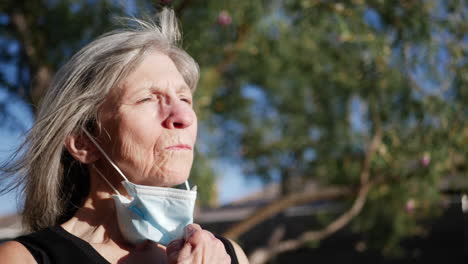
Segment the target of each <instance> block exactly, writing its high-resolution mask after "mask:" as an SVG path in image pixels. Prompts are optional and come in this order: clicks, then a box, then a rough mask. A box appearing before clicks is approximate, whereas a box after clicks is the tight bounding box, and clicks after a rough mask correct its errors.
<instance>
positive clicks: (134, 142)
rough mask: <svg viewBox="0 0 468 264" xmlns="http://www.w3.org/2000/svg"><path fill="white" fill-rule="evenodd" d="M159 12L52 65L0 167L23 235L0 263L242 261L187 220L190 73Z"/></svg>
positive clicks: (192, 68) (0, 251)
mask: <svg viewBox="0 0 468 264" xmlns="http://www.w3.org/2000/svg"><path fill="white" fill-rule="evenodd" d="M158 18H159V25H153V24H151V23H145V22H141V21H139V22H138V26H137V28H136V29H132V30H121V31H115V32H111V33H109V34H106V35H104V36H102V37H100V38H98V39H97V40H95V41H93V42H92V43H90V44H89V45H87V46H86V47H84V48H83V49H82V50H81V51H79V52H78V53H77V54H76V55H75V56H73V57H72V58H71V60H70V61H69V62H68V63H67V64H65V65H64V66H63V67H62V69H61V70H60V71H58V73H57V75H56V77H55V79H54V81H53V83H52V85H51V87H50V89H49V90H48V91H47V94H46V96H45V97H44V99H43V101H42V104H41V107H40V109H39V112H38V119H37V122H36V124H35V125H34V127H33V128H32V130H31V131H30V133H29V136H28V137H27V139H26V142H25V143H24V144H23V146H22V148H21V149H20V150H19V151H18V152H17V153H18V155H19V157H18V158H17V159H16V161H15V163H14V164H11V165H10V166H9V167H8V168H6V167H4V168H3V170H4V172H6V173H10V174H16V175H23V176H24V177H23V178H22V179H21V181H22V183H23V184H24V186H25V193H26V198H25V204H24V212H23V220H24V224H25V226H26V227H27V228H29V231H32V233H30V234H29V235H25V236H21V237H18V238H16V239H15V240H12V241H10V242H7V243H4V244H2V245H0V259H1V262H2V263H216V264H219V263H247V259H246V257H245V254H244V253H243V251H242V249H241V248H240V247H239V246H238V245H237V244H235V243H234V242H232V241H229V240H227V239H225V238H222V237H218V236H214V235H213V234H211V233H210V232H208V231H206V230H203V229H202V228H201V227H200V226H199V225H196V224H192V219H193V209H194V204H195V198H196V190H195V189H194V188H192V190H190V189H189V187H188V183H187V182H186V181H187V179H188V177H189V173H190V169H191V166H192V160H193V148H194V144H195V141H196V135H197V116H196V114H195V112H194V111H193V107H192V93H193V92H194V90H195V88H196V85H197V81H198V77H199V70H198V66H197V64H196V62H195V61H194V60H193V59H192V58H191V57H190V56H189V55H188V54H187V53H185V52H184V51H183V50H181V49H180V48H179V47H178V46H177V42H178V39H179V36H180V34H179V31H178V29H177V23H176V18H175V17H174V14H173V12H172V11H170V10H163V11H162V12H161V13H160V14H159V17H158ZM184 183H185V186H186V190H184V189H175V188H171V187H173V186H176V185H180V184H184Z"/></svg>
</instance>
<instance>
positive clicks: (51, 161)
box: [0, 9, 199, 231]
mask: <svg viewBox="0 0 468 264" xmlns="http://www.w3.org/2000/svg"><path fill="white" fill-rule="evenodd" d="M156 21H157V22H158V23H154V22H146V21H142V20H137V19H130V22H132V23H133V24H134V26H133V27H130V28H127V29H124V30H117V31H112V32H110V33H107V34H104V35H102V36H101V37H99V38H97V39H96V40H94V41H93V42H91V43H89V44H88V45H87V46H85V47H84V48H82V49H81V50H80V51H79V52H78V53H76V54H75V55H74V56H73V57H72V58H71V59H70V61H68V63H66V64H65V65H64V66H63V67H62V68H61V69H60V70H59V71H58V72H57V73H56V75H55V77H54V80H53V81H52V84H51V86H50V87H49V89H48V91H47V93H46V95H45V96H44V98H43V100H42V102H41V106H40V108H39V111H38V116H37V121H36V122H35V124H34V126H33V127H32V129H31V130H30V131H29V133H28V136H27V138H26V139H25V141H24V143H23V144H22V146H21V147H20V148H19V149H18V151H17V152H16V154H15V156H16V158H15V160H14V161H13V162H10V163H8V164H7V165H4V166H2V167H1V168H0V169H1V170H3V171H4V172H5V174H4V175H6V176H7V177H8V176H12V175H15V177H19V178H18V181H17V182H16V183H17V184H18V185H22V186H23V188H24V189H23V192H24V194H25V202H24V210H23V224H24V226H25V228H26V229H28V231H36V230H39V229H42V228H45V227H48V226H52V225H57V224H60V223H62V222H64V221H66V220H67V219H69V218H70V217H71V216H72V215H73V214H74V213H75V212H76V210H77V209H78V207H80V206H82V203H83V201H84V199H85V198H86V196H87V195H88V192H89V172H88V170H87V168H86V167H85V166H82V165H81V164H79V162H77V161H75V160H74V159H73V158H72V157H71V155H70V154H69V153H68V151H67V150H66V148H65V145H64V142H65V139H66V138H67V136H69V135H72V134H77V135H78V134H80V133H81V129H82V128H83V127H87V128H88V129H90V130H93V129H95V128H96V127H95V126H99V124H98V120H99V118H98V114H99V109H100V107H101V105H102V102H103V101H104V99H105V98H106V96H107V95H108V94H109V91H110V90H111V89H112V88H113V87H115V86H117V85H118V84H119V82H121V81H122V80H123V79H124V78H125V77H126V76H127V75H128V74H129V73H131V72H132V71H133V69H135V67H137V66H138V64H139V63H140V62H141V61H142V59H143V58H144V57H145V55H146V54H148V52H151V51H155V50H156V51H158V52H161V53H164V54H166V55H167V56H169V57H170V58H171V59H172V60H173V62H174V63H175V65H176V67H177V69H178V70H179V71H180V73H181V74H182V76H183V78H184V80H185V82H186V83H187V85H188V86H189V87H190V89H191V90H192V92H193V91H194V90H195V88H196V86H197V82H198V79H199V68H198V65H197V63H196V62H195V61H194V60H193V59H192V58H191V57H190V56H189V55H188V54H187V53H186V52H185V51H183V50H182V49H181V48H179V41H180V32H179V30H178V24H177V20H176V17H175V15H174V12H173V11H172V10H168V9H164V10H163V11H162V12H161V13H159V14H158V16H157V19H156Z"/></svg>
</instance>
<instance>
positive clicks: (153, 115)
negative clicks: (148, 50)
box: [97, 52, 197, 187]
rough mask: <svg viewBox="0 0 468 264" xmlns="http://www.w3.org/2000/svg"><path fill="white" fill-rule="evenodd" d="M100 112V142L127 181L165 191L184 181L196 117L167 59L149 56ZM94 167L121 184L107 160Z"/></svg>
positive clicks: (185, 88) (179, 77) (188, 93)
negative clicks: (163, 188) (110, 175)
mask: <svg viewBox="0 0 468 264" xmlns="http://www.w3.org/2000/svg"><path fill="white" fill-rule="evenodd" d="M101 113H103V114H102V115H101V123H102V126H103V128H104V131H103V132H102V133H100V135H99V137H98V140H99V142H100V144H101V145H102V147H103V148H104V150H105V151H106V153H108V155H109V156H110V157H111V159H112V160H113V161H114V162H115V163H116V164H117V166H118V167H119V168H120V169H121V170H122V171H123V173H124V174H125V175H126V176H127V178H128V179H129V180H130V181H131V182H133V183H136V184H142V185H152V186H163V187H168V186H173V185H177V184H181V183H183V182H184V181H185V180H186V179H187V178H188V176H189V173H190V169H191V166H192V161H193V147H194V144H195V141H196V134H197V117H196V115H195V112H194V111H193V108H192V93H191V91H190V89H189V87H188V86H187V84H186V83H185V81H184V79H183V77H182V75H181V74H180V73H179V71H178V70H177V68H176V66H175V64H174V63H173V62H172V60H171V59H170V58H169V57H168V56H166V55H164V54H161V53H157V52H153V53H152V54H150V55H148V56H147V57H146V58H145V59H144V60H143V61H142V63H141V64H140V65H139V66H138V67H137V68H136V69H135V71H133V73H131V74H130V75H129V76H128V77H127V78H126V79H125V80H124V81H123V83H122V84H121V85H120V86H119V87H117V88H116V89H114V90H113V91H112V92H111V93H110V96H109V99H108V100H106V102H105V103H104V105H103V108H102V111H101ZM98 163H99V164H97V165H98V166H99V167H101V168H102V167H104V169H105V170H106V172H107V173H108V174H107V175H109V173H110V174H113V175H114V178H113V179H111V180H112V181H113V182H117V183H118V182H120V181H121V180H122V179H121V178H120V177H119V176H118V175H117V174H116V173H115V171H114V170H113V169H112V168H110V167H109V163H108V162H107V161H106V160H105V159H100V160H99V161H98ZM116 185H117V186H118V185H120V184H116Z"/></svg>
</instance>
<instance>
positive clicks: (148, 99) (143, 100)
mask: <svg viewBox="0 0 468 264" xmlns="http://www.w3.org/2000/svg"><path fill="white" fill-rule="evenodd" d="M152 99H153V98H151V97H148V98H144V99H141V100H139V101H138V103H144V102H148V101H151V100H152Z"/></svg>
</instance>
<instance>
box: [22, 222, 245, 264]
mask: <svg viewBox="0 0 468 264" xmlns="http://www.w3.org/2000/svg"><path fill="white" fill-rule="evenodd" d="M216 237H217V238H218V239H219V240H221V241H222V242H223V244H224V247H225V248H226V252H227V253H228V254H229V256H230V257H231V264H239V261H238V260H237V256H236V253H235V251H234V247H233V246H232V244H231V242H230V241H229V240H227V239H226V238H224V237H221V236H216ZM15 241H18V242H20V243H21V244H23V245H24V246H25V247H26V248H27V249H28V250H29V252H30V253H31V254H32V255H33V257H34V259H35V260H36V261H37V263H38V264H65V263H66V264H75V263H76V264H82V263H94V264H109V261H107V260H106V259H105V258H104V257H103V256H101V255H100V254H99V253H98V252H97V251H96V250H95V249H94V248H93V247H92V246H91V245H90V244H89V243H88V242H86V241H84V240H82V239H80V238H79V237H76V236H74V235H72V234H70V233H68V232H67V231H65V230H64V229H63V228H62V227H61V226H54V227H49V228H46V229H43V230H41V231H38V232H34V233H31V234H29V235H25V236H20V237H18V238H16V239H15Z"/></svg>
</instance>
